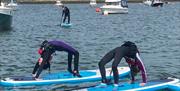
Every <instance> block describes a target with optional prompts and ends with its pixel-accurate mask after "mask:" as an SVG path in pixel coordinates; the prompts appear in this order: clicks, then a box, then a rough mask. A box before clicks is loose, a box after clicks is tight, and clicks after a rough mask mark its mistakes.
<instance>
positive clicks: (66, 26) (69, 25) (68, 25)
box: [61, 23, 72, 28]
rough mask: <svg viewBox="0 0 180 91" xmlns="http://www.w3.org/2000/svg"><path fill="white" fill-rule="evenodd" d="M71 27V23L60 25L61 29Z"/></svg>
mask: <svg viewBox="0 0 180 91" xmlns="http://www.w3.org/2000/svg"><path fill="white" fill-rule="evenodd" d="M71 26H72V24H71V23H61V27H65V28H69V27H71Z"/></svg>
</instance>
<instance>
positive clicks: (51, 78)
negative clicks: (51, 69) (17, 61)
mask: <svg viewBox="0 0 180 91" xmlns="http://www.w3.org/2000/svg"><path fill="white" fill-rule="evenodd" d="M118 70H119V76H120V77H126V76H128V75H129V72H130V69H129V67H118ZM106 72H107V78H111V77H112V76H110V72H111V68H107V69H106ZM80 74H81V75H82V77H81V78H78V77H74V76H73V75H72V74H71V73H69V72H59V73H51V74H45V75H42V76H41V79H42V80H39V81H37V80H34V78H33V77H25V76H14V77H9V78H3V79H2V80H1V81H0V85H2V86H32V85H50V84H73V83H82V82H92V81H100V80H101V75H100V72H99V70H98V69H97V70H82V71H80Z"/></svg>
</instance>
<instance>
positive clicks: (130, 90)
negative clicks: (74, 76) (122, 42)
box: [75, 78, 179, 91]
mask: <svg viewBox="0 0 180 91" xmlns="http://www.w3.org/2000/svg"><path fill="white" fill-rule="evenodd" d="M177 82H179V79H175V78H173V79H172V78H171V79H163V80H151V81H148V82H147V83H146V85H145V86H140V85H139V83H140V81H139V82H138V81H137V82H135V83H134V84H129V83H128V82H122V83H119V85H118V88H116V90H115V91H155V90H160V89H164V88H168V85H169V84H173V83H177ZM75 91H114V86H113V85H108V86H107V87H99V86H95V87H90V88H86V89H80V90H75Z"/></svg>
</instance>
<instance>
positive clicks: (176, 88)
mask: <svg viewBox="0 0 180 91" xmlns="http://www.w3.org/2000/svg"><path fill="white" fill-rule="evenodd" d="M168 88H169V89H171V90H173V91H180V82H178V83H173V84H169V85H168Z"/></svg>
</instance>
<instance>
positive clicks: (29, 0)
mask: <svg viewBox="0 0 180 91" xmlns="http://www.w3.org/2000/svg"><path fill="white" fill-rule="evenodd" d="M16 1H17V2H18V3H55V2H56V0H16ZM61 1H62V3H89V2H90V0H61ZM142 1H143V0H128V2H132V3H139V2H142ZM165 1H166V2H167V1H168V2H172V1H180V0H165ZM103 2H104V0H97V3H103Z"/></svg>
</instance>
